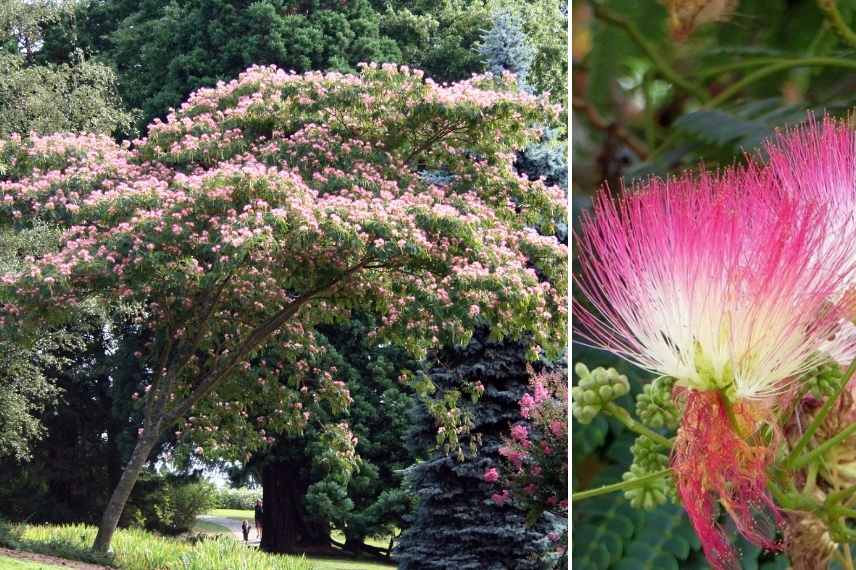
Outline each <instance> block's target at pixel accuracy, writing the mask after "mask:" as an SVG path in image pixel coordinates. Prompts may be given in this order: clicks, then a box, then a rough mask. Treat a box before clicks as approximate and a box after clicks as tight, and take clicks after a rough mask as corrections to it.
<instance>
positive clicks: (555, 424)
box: [550, 420, 565, 437]
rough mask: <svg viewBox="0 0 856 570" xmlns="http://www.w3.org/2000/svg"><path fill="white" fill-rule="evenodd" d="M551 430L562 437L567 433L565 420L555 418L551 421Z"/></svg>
mask: <svg viewBox="0 0 856 570" xmlns="http://www.w3.org/2000/svg"><path fill="white" fill-rule="evenodd" d="M550 432H551V433H552V434H553V435H555V436H556V437H562V434H564V433H565V422H563V421H561V420H553V421H551V422H550Z"/></svg>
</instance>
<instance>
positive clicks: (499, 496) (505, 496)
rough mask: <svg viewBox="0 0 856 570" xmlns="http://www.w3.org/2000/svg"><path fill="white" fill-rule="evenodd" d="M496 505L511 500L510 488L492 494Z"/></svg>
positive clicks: (501, 504) (499, 505)
mask: <svg viewBox="0 0 856 570" xmlns="http://www.w3.org/2000/svg"><path fill="white" fill-rule="evenodd" d="M490 498H491V499H493V502H494V503H496V506H498V507H501V506H503V505H505V504H506V503H507V502H509V501H510V500H511V494H510V493H509V492H508V489H503V490H502V492H501V493H494V494H493V495H491V496H490Z"/></svg>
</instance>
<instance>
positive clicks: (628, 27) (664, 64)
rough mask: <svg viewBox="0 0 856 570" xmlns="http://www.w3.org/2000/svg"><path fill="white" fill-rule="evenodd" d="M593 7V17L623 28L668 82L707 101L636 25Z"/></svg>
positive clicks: (598, 5)
mask: <svg viewBox="0 0 856 570" xmlns="http://www.w3.org/2000/svg"><path fill="white" fill-rule="evenodd" d="M592 5H593V6H594V15H595V17H596V18H598V19H600V20H603V21H604V22H607V23H610V24H613V25H615V26H618V27H620V28H623V29H624V31H625V32H627V35H629V36H630V39H632V40H633V41H634V42H636V45H638V46H639V47H640V48H641V49H642V51H644V52H645V53H646V54H647V55H648V57H649V58H650V59H651V62H652V63H653V64H654V65H655V66H656V67H657V69H658V70H659V71H660V73H661V74H662V75H663V77H665V78H666V79H668V80H669V81H670V82H672V83H673V84H675V85H676V86H678V87H680V88H682V89H683V90H684V91H687V92H689V93H692V94H693V95H695V96H696V97H697V98H698V99H699V100H700V101H707V100H708V99H709V98H710V95H709V94H708V92H707V91H706V90H705V89H704V87H702V86H701V85H697V84H695V83H693V82H692V81H690V80H688V79H686V78H684V77H683V76H682V75H681V74H680V73H678V72H677V71H675V69H674V68H673V67H672V66H671V64H669V62H668V61H667V60H666V58H665V57H664V56H663V55H662V54H661V53H660V52H658V51H657V49H656V48H655V47H654V44H652V43H651V42H650V41H648V40H647V39H646V38H645V36H644V35H643V34H642V32H640V31H639V28H638V27H636V24H635V23H634V22H632V21H631V20H628V19H627V18H625V17H624V16H621V15H619V14H616V13H615V12H613V11H612V10H610V9H609V8H607V7H606V6H604V5H603V4H601V3H599V2H592Z"/></svg>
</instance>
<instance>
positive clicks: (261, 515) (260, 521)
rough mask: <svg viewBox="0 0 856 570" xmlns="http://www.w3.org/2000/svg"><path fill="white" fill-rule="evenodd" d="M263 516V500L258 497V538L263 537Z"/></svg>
mask: <svg viewBox="0 0 856 570" xmlns="http://www.w3.org/2000/svg"><path fill="white" fill-rule="evenodd" d="M263 516H264V508H263V507H262V500H261V499H258V500H257V501H256V538H261V532H262V517H263Z"/></svg>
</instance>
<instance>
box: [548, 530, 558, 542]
mask: <svg viewBox="0 0 856 570" xmlns="http://www.w3.org/2000/svg"><path fill="white" fill-rule="evenodd" d="M547 538H549V539H550V542H559V540H561V539H562V535H561V534H559V533H558V532H556V531H550V532H548V533H547Z"/></svg>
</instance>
